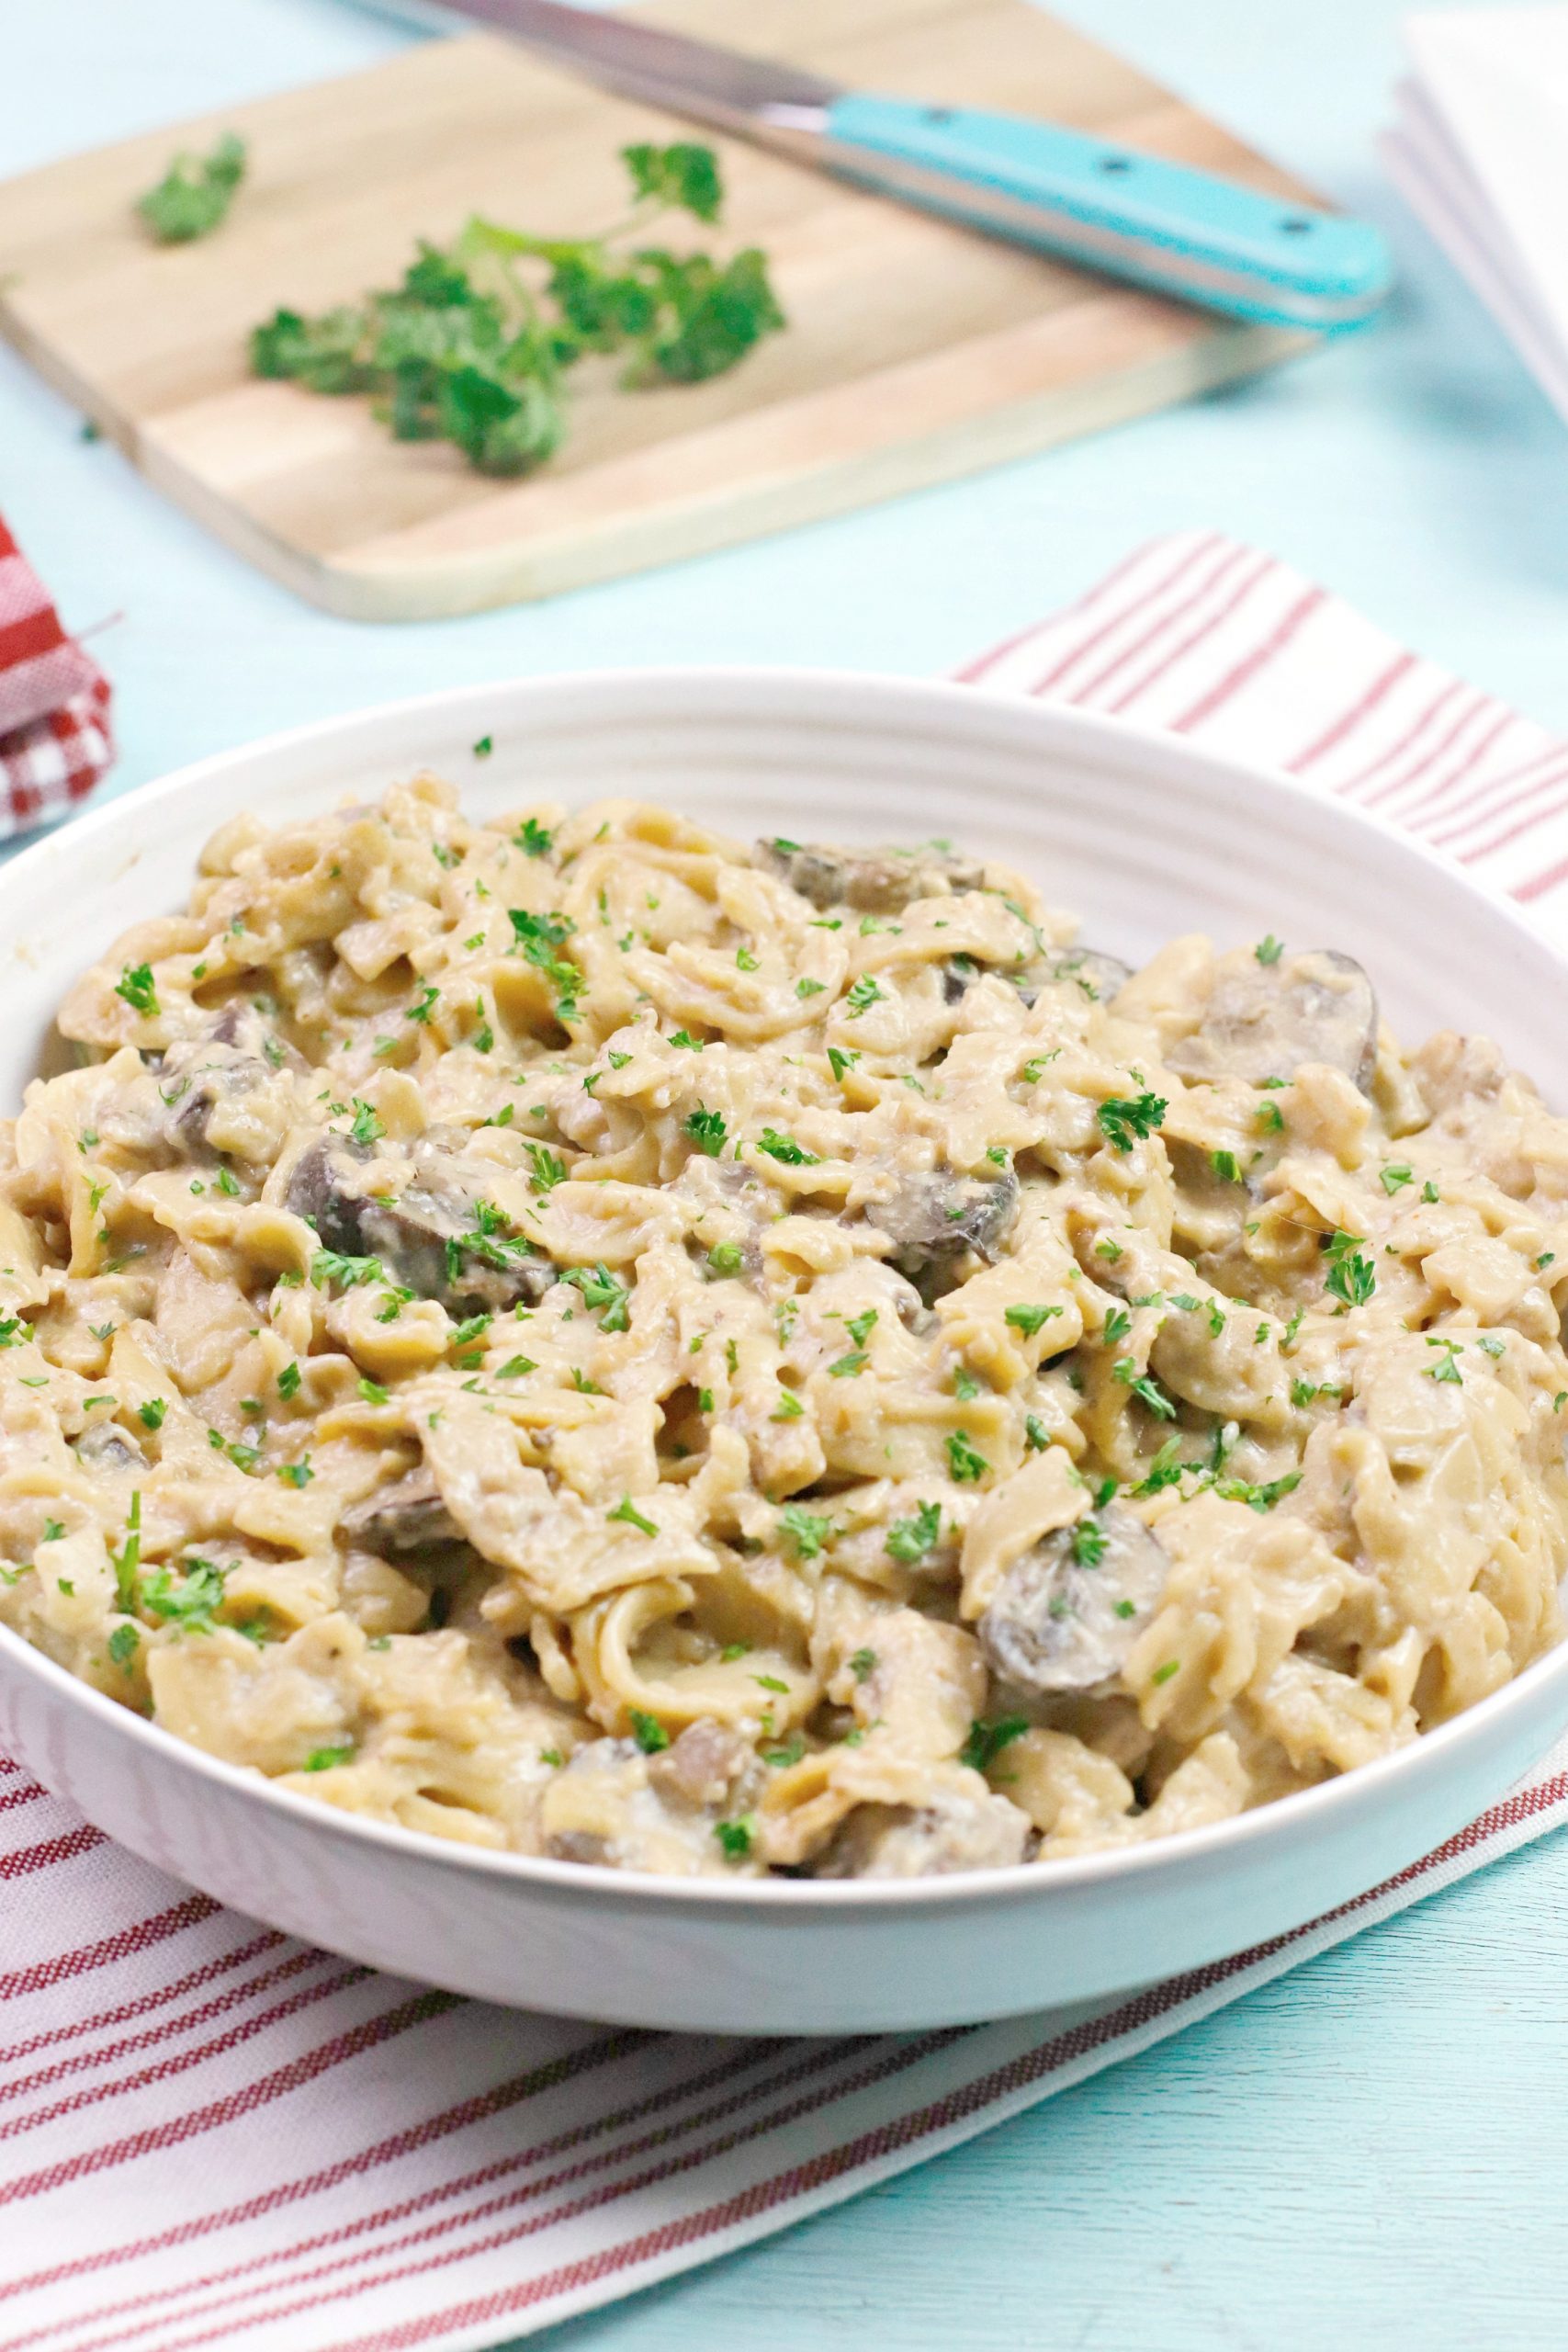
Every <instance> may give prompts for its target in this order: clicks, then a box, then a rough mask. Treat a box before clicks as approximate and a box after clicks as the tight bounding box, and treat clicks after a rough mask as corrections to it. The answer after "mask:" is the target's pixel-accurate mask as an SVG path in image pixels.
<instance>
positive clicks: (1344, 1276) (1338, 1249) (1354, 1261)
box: [1323, 1229, 1378, 1306]
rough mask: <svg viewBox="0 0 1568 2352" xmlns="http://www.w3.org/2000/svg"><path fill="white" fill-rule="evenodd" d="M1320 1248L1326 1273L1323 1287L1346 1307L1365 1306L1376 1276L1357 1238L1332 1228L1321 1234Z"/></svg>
mask: <svg viewBox="0 0 1568 2352" xmlns="http://www.w3.org/2000/svg"><path fill="white" fill-rule="evenodd" d="M1323 1249H1324V1251H1325V1255H1326V1256H1327V1259H1328V1272H1326V1273H1325V1276H1324V1278H1323V1280H1324V1286H1325V1289H1327V1290H1330V1291H1332V1292H1333V1294H1334V1295H1335V1297H1336V1298H1337V1299H1341V1300H1342V1301H1343V1302H1344V1304H1345V1305H1346V1306H1365V1305H1366V1303H1367V1301H1368V1300H1369V1299H1370V1298H1371V1295H1372V1293H1373V1292H1374V1291H1375V1290H1376V1288H1377V1286H1378V1278H1377V1272H1376V1270H1375V1268H1374V1267H1373V1265H1372V1261H1371V1259H1370V1258H1369V1257H1368V1256H1367V1255H1366V1253H1365V1251H1364V1250H1363V1248H1362V1245H1361V1242H1360V1240H1359V1238H1358V1237H1357V1236H1356V1235H1355V1234H1353V1233H1341V1232H1339V1231H1338V1230H1337V1229H1336V1230H1335V1231H1334V1232H1333V1233H1330V1234H1326V1235H1325V1237H1324V1240H1323Z"/></svg>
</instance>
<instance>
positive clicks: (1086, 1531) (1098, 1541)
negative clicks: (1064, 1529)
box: [1070, 1519, 1110, 1568]
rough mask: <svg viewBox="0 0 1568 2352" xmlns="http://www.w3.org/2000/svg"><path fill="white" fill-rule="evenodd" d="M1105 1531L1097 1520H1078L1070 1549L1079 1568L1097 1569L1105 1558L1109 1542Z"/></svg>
mask: <svg viewBox="0 0 1568 2352" xmlns="http://www.w3.org/2000/svg"><path fill="white" fill-rule="evenodd" d="M1109 1540H1110V1539H1109V1538H1108V1536H1107V1535H1106V1532H1105V1530H1104V1528H1103V1527H1101V1526H1100V1523H1099V1521H1097V1520H1093V1519H1080V1520H1079V1521H1078V1523H1077V1526H1076V1527H1075V1528H1074V1530H1073V1536H1072V1544H1071V1546H1070V1549H1071V1551H1072V1555H1073V1557H1074V1559H1075V1560H1076V1561H1077V1565H1078V1566H1079V1567H1080V1568H1098V1567H1099V1566H1100V1562H1101V1560H1103V1559H1104V1557H1105V1549H1106V1544H1107V1543H1108V1542H1109Z"/></svg>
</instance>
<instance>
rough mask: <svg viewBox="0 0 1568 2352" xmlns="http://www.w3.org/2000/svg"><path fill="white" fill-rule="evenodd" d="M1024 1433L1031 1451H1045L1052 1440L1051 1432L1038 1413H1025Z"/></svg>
mask: <svg viewBox="0 0 1568 2352" xmlns="http://www.w3.org/2000/svg"><path fill="white" fill-rule="evenodd" d="M1023 1434H1024V1437H1025V1439H1026V1441H1027V1442H1028V1446H1029V1451H1030V1452H1031V1453H1044V1451H1045V1448H1046V1447H1047V1446H1048V1445H1049V1444H1050V1442H1051V1432H1050V1430H1048V1429H1047V1428H1046V1426H1045V1424H1044V1422H1043V1420H1042V1419H1041V1418H1040V1416H1039V1414H1038V1413H1026V1414H1025V1415H1024V1417H1023Z"/></svg>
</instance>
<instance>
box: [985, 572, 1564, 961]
mask: <svg viewBox="0 0 1568 2352" xmlns="http://www.w3.org/2000/svg"><path fill="white" fill-rule="evenodd" d="M960 675H961V676H963V677H964V678H965V679H966V680H968V681H969V682H971V683H972V684H976V685H983V686H987V687H991V688H995V689H998V690H1000V691H1003V692H1007V693H1011V694H1024V695H1043V696H1044V697H1045V698H1046V699H1047V700H1049V701H1052V702H1063V703H1070V704H1072V705H1073V706H1074V707H1077V708H1078V709H1081V710H1105V711H1123V712H1126V713H1127V714H1128V715H1129V716H1131V717H1134V718H1141V719H1145V720H1150V721H1152V722H1153V723H1154V724H1155V725H1156V727H1168V728H1169V729H1170V730H1171V732H1172V733H1173V734H1176V735H1190V736H1193V737H1195V738H1201V741H1203V742H1204V743H1205V744H1206V745H1207V746H1209V747H1210V748H1211V749H1212V750H1213V751H1216V752H1228V753H1230V754H1232V755H1233V756H1235V758H1238V759H1244V760H1250V761H1253V762H1256V763H1259V764H1262V765H1265V766H1269V767H1276V768H1283V769H1284V770H1285V771H1286V773H1287V774H1288V775H1294V776H1299V777H1301V778H1302V779H1303V781H1304V782H1306V783H1308V784H1313V785H1315V786H1317V787H1318V788H1319V789H1320V790H1321V791H1323V792H1325V793H1336V794H1339V795H1341V796H1343V797H1345V798H1347V799H1350V800H1357V801H1359V802H1360V803H1361V805H1362V807H1363V808H1367V809H1377V810H1378V811H1379V812H1380V814H1381V815H1382V816H1383V817H1385V818H1389V819H1392V820H1393V822H1394V823H1396V824H1402V825H1408V826H1409V828H1410V830H1411V831H1412V832H1416V833H1419V834H1420V835H1421V837H1422V839H1423V840H1425V841H1428V842H1432V843H1434V844H1435V846H1436V847H1437V848H1438V849H1441V850H1446V851H1447V852H1448V853H1449V854H1450V856H1451V857H1453V858H1456V859H1457V860H1458V862H1459V863H1460V865H1462V866H1465V867H1467V868H1469V870H1470V871H1471V872H1472V873H1474V874H1477V875H1481V876H1484V877H1485V878H1486V879H1487V880H1488V881H1489V882H1491V883H1492V884H1493V885H1494V886H1495V888H1500V889H1503V890H1506V891H1507V892H1508V893H1509V894H1510V895H1511V896H1512V897H1514V898H1516V899H1519V900H1521V901H1522V902H1523V903H1525V904H1527V905H1529V904H1535V903H1537V902H1538V901H1541V900H1550V899H1551V898H1552V896H1553V894H1554V893H1557V892H1559V891H1561V890H1562V887H1563V885H1564V883H1568V741H1563V740H1562V738H1561V737H1559V736H1552V735H1549V734H1548V733H1547V732H1546V730H1545V729H1544V728H1541V727H1538V726H1536V725H1535V723H1534V721H1533V720H1531V719H1529V718H1520V717H1519V715H1518V713H1517V711H1512V710H1510V709H1508V707H1506V704H1504V703H1500V702H1498V701H1497V700H1495V697H1494V696H1493V695H1486V694H1483V693H1482V692H1481V691H1480V689H1479V688H1478V687H1475V686H1470V685H1466V684H1465V683H1464V681H1463V680H1462V679H1461V678H1455V677H1450V674H1449V673H1448V672H1447V671H1446V670H1439V669H1438V667H1437V666H1436V664H1435V663H1433V662H1423V661H1422V660H1421V659H1420V657H1419V656H1418V655H1417V654H1415V653H1411V652H1408V651H1406V650H1405V649H1404V647H1403V646H1401V645H1398V644H1396V643H1395V641H1394V639H1393V638H1391V637H1389V636H1387V635H1385V634H1384V632H1383V631H1382V629H1380V628H1376V627H1375V626H1374V625H1373V623H1372V622H1371V621H1369V620H1367V619H1366V618H1365V617H1364V616H1362V615H1361V614H1360V613H1358V612H1356V611H1354V610H1353V609H1352V608H1351V606H1350V605H1347V604H1346V603H1345V602H1344V601H1343V600H1342V599H1341V598H1340V597H1338V596H1334V595H1330V594H1329V593H1328V591H1327V590H1326V589H1324V588H1318V587H1314V584H1313V582H1311V581H1310V580H1305V579H1303V577H1302V574H1301V573H1300V572H1299V571H1292V569H1291V567H1290V566H1289V564H1284V563H1279V562H1276V561H1275V560H1274V559H1273V558H1272V557H1270V556H1266V555H1260V554H1259V553H1258V550H1257V548H1248V547H1243V546H1241V545H1239V544H1238V543H1237V541H1235V539H1225V538H1221V537H1219V536H1218V534H1217V533H1215V532H1212V531H1190V532H1184V533H1182V534H1181V535H1180V536H1179V537H1175V538H1166V539H1155V540H1152V541H1151V542H1150V543H1149V544H1148V545H1147V546H1146V547H1143V548H1139V549H1138V551H1137V552H1136V554H1134V555H1133V556H1131V557H1129V559H1128V560H1127V561H1126V562H1125V563H1123V564H1122V565H1120V566H1119V567H1118V569H1117V570H1116V571H1113V572H1111V574H1110V576H1109V577H1108V578H1107V579H1105V580H1102V581H1101V582H1100V584H1099V586H1098V587H1096V588H1093V589H1091V590H1090V591H1089V594H1088V595H1087V596H1083V597H1081V598H1080V599H1079V600H1078V602H1077V604H1076V605H1069V606H1068V608H1067V609H1066V611H1065V612H1062V613H1058V614H1056V615H1055V616H1054V617H1053V618H1052V619H1050V620H1047V621H1043V622H1042V623H1041V624H1040V625H1039V627H1038V628H1032V629H1027V630H1025V631H1024V633H1023V634H1022V635H1021V637H1016V638H1012V639H1010V640H1009V641H1008V643H1007V644H1005V645H1002V646H998V647H997V648H996V649H995V650H993V651H991V652H989V653H985V654H982V655H981V656H980V658H979V660H978V661H976V662H971V663H970V664H969V666H968V667H967V668H966V669H965V670H964V671H962V672H961V673H960ZM1558 903H1559V907H1560V908H1564V909H1568V901H1562V900H1559V902H1558ZM1543 928H1546V929H1548V930H1550V929H1551V913H1550V912H1549V913H1548V918H1547V921H1546V922H1545V923H1544V924H1543ZM1559 928H1560V932H1561V935H1562V937H1563V939H1564V943H1565V944H1568V911H1564V912H1562V915H1561V919H1560V924H1559Z"/></svg>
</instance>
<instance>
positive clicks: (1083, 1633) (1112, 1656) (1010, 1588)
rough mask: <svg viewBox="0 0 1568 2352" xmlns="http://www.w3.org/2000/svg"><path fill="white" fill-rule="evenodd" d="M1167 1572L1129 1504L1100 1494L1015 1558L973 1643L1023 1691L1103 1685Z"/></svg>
mask: <svg viewBox="0 0 1568 2352" xmlns="http://www.w3.org/2000/svg"><path fill="white" fill-rule="evenodd" d="M1169 1574H1170V1555H1169V1554H1168V1552H1167V1551H1166V1550H1165V1548H1164V1546H1163V1545H1162V1544H1158V1543H1156V1540H1155V1538H1154V1536H1152V1535H1151V1534H1150V1532H1149V1531H1148V1529H1147V1528H1146V1527H1145V1525H1144V1522H1143V1521H1142V1520H1141V1519H1139V1517H1138V1516H1137V1514H1136V1512H1134V1511H1131V1510H1125V1509H1124V1508H1123V1507H1122V1505H1121V1504H1119V1503H1108V1504H1107V1505H1106V1507H1105V1509H1104V1510H1100V1511H1096V1512H1095V1513H1094V1514H1093V1516H1092V1517H1091V1518H1089V1519H1084V1520H1079V1521H1077V1525H1076V1526H1073V1527H1064V1528H1061V1529H1059V1530H1058V1531H1057V1532H1055V1534H1053V1535H1048V1536H1046V1538H1045V1539H1044V1541H1043V1543H1041V1544H1035V1545H1034V1547H1033V1549H1032V1551H1029V1552H1026V1553H1025V1554H1024V1555H1023V1557H1022V1558H1021V1560H1018V1561H1016V1562H1015V1563H1014V1565H1013V1566H1011V1567H1010V1569H1009V1570H1008V1572H1007V1575H1006V1576H1005V1577H1003V1578H1002V1581H1001V1584H1000V1586H999V1587H998V1590H997V1594H996V1597H995V1599H994V1600H992V1602H991V1605H990V1607H989V1608H988V1609H987V1611H986V1613H985V1615H984V1616H983V1617H982V1618H981V1620H980V1623H979V1628H978V1631H979V1635H980V1645H981V1647H982V1649H984V1651H985V1653H986V1655H987V1657H988V1658H989V1659H990V1661H991V1664H992V1666H993V1667H994V1668H995V1669H996V1671H997V1672H998V1674H1000V1675H1005V1676H1006V1678H1007V1679H1008V1680H1009V1681H1010V1682H1015V1683H1017V1684H1018V1686H1019V1688H1020V1689H1021V1690H1023V1691H1103V1690H1106V1689H1108V1688H1109V1687H1110V1686H1111V1684H1113V1683H1114V1682H1115V1680H1116V1679H1117V1677H1118V1675H1119V1674H1120V1673H1121V1671H1122V1667H1123V1665H1124V1664H1125V1662H1126V1658H1127V1654H1128V1652H1129V1651H1130V1650H1131V1648H1132V1646H1133V1645H1134V1642H1135V1641H1136V1640H1137V1638H1138V1635H1139V1634H1141V1633H1142V1631H1143V1629H1144V1627H1145V1625H1146V1624H1147V1623H1148V1622H1149V1619H1150V1618H1151V1617H1152V1616H1153V1614H1154V1612H1155V1611H1156V1608H1157V1607H1158V1605H1159V1600H1160V1595H1161V1594H1162V1593H1163V1592H1164V1590H1165V1586H1166V1579H1167V1577H1168V1576H1169Z"/></svg>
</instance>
